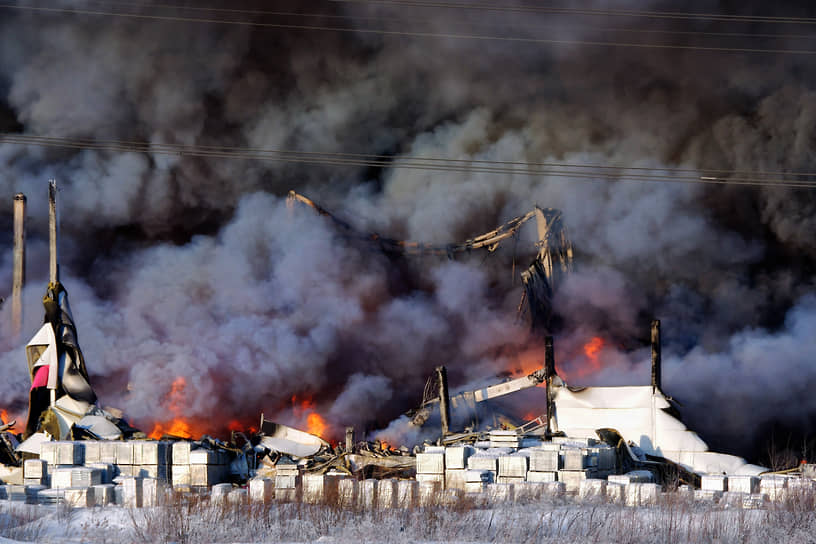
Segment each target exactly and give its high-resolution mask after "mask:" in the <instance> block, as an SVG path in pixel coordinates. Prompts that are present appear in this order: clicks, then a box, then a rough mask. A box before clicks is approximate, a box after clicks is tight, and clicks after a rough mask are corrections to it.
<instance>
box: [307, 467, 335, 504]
mask: <svg viewBox="0 0 816 544" xmlns="http://www.w3.org/2000/svg"><path fill="white" fill-rule="evenodd" d="M339 480H340V479H339V478H338V477H337V476H329V475H327V474H305V475H303V479H302V480H301V485H302V486H303V490H302V500H303V502H307V503H310V504H321V503H326V502H328V503H332V502H335V501H336V500H337V484H338V482H339Z"/></svg>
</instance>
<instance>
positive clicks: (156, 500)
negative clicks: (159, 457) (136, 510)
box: [141, 478, 165, 508]
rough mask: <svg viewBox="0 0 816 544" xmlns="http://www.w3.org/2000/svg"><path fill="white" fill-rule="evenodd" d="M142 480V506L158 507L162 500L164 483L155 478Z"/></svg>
mask: <svg viewBox="0 0 816 544" xmlns="http://www.w3.org/2000/svg"><path fill="white" fill-rule="evenodd" d="M141 480H142V506H144V507H145V508H148V507H151V506H160V505H161V503H162V499H163V498H164V488H165V483H164V482H163V481H161V480H157V479H155V478H141Z"/></svg>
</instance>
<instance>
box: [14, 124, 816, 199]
mask: <svg viewBox="0 0 816 544" xmlns="http://www.w3.org/2000/svg"><path fill="white" fill-rule="evenodd" d="M0 143H6V144H16V145H33V146H40V147H56V148H66V149H77V150H93V151H110V152H129V153H144V154H149V155H178V156H190V157H201V158H210V159H217V158H220V159H240V160H259V161H275V162H283V163H297V164H312V165H323V166H338V167H339V166H353V167H367V168H387V169H391V168H400V169H412V170H427V171H438V172H456V173H465V174H500V175H522V176H535V177H557V178H567V179H575V180H587V181H599V180H620V181H640V182H648V183H704V184H711V185H746V186H763V187H790V188H807V189H813V188H816V173H812V172H762V171H737V170H726V169H699V170H695V169H682V168H649V167H627V166H613V165H596V164H568V163H553V162H523V161H496V160H484V159H452V158H446V157H418V156H387V155H374V154H362V153H339V152H315V151H297V150H288V149H261V148H248V147H230V146H208V145H195V146H190V145H183V144H167V143H152V142H138V141H122V140H94V139H82V138H57V137H46V136H32V135H24V134H0ZM811 178H813V179H811Z"/></svg>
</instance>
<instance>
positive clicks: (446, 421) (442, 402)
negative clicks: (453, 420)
mask: <svg viewBox="0 0 816 544" xmlns="http://www.w3.org/2000/svg"><path fill="white" fill-rule="evenodd" d="M436 376H437V381H438V382H439V415H440V419H441V420H442V436H445V435H446V434H448V432H449V430H450V397H449V396H448V371H447V370H446V369H445V367H444V366H438V367H436Z"/></svg>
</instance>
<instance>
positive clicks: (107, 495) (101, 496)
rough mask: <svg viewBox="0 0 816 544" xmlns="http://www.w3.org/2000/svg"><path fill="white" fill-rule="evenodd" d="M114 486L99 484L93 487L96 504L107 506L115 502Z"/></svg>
mask: <svg viewBox="0 0 816 544" xmlns="http://www.w3.org/2000/svg"><path fill="white" fill-rule="evenodd" d="M113 488H114V485H113V484H99V485H95V486H93V487H91V489H92V490H93V494H94V504H96V505H97V506H105V505H106V504H111V503H112V502H113Z"/></svg>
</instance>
